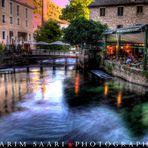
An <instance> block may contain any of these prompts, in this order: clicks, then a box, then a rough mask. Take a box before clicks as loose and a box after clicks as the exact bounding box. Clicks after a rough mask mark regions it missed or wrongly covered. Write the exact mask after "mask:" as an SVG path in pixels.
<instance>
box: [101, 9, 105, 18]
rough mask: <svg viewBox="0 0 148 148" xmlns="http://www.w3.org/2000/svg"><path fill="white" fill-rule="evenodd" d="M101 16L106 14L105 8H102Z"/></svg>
mask: <svg viewBox="0 0 148 148" xmlns="http://www.w3.org/2000/svg"><path fill="white" fill-rule="evenodd" d="M100 16H105V8H100Z"/></svg>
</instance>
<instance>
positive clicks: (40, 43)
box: [36, 41, 49, 45]
mask: <svg viewBox="0 0 148 148" xmlns="http://www.w3.org/2000/svg"><path fill="white" fill-rule="evenodd" d="M36 45H49V43H46V42H42V41H40V42H37V43H36Z"/></svg>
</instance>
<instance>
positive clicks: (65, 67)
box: [65, 58, 68, 71]
mask: <svg viewBox="0 0 148 148" xmlns="http://www.w3.org/2000/svg"><path fill="white" fill-rule="evenodd" d="M67 66H68V65H67V58H65V71H67Z"/></svg>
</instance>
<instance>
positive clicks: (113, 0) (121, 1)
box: [89, 0, 148, 8]
mask: <svg viewBox="0 0 148 148" xmlns="http://www.w3.org/2000/svg"><path fill="white" fill-rule="evenodd" d="M137 4H148V0H94V1H93V2H92V3H91V4H90V6H89V7H90V8H91V7H102V6H118V5H137Z"/></svg>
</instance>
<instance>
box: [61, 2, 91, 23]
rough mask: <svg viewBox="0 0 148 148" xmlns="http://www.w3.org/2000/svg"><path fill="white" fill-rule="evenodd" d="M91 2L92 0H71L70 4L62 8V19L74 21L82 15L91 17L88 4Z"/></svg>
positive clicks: (87, 17)
mask: <svg viewBox="0 0 148 148" xmlns="http://www.w3.org/2000/svg"><path fill="white" fill-rule="evenodd" d="M91 2H92V0H71V1H70V5H68V6H67V7H66V8H65V9H63V10H62V16H61V19H65V20H68V21H73V20H75V19H78V18H82V17H83V18H86V19H89V9H88V6H89V5H90V4H91Z"/></svg>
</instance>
